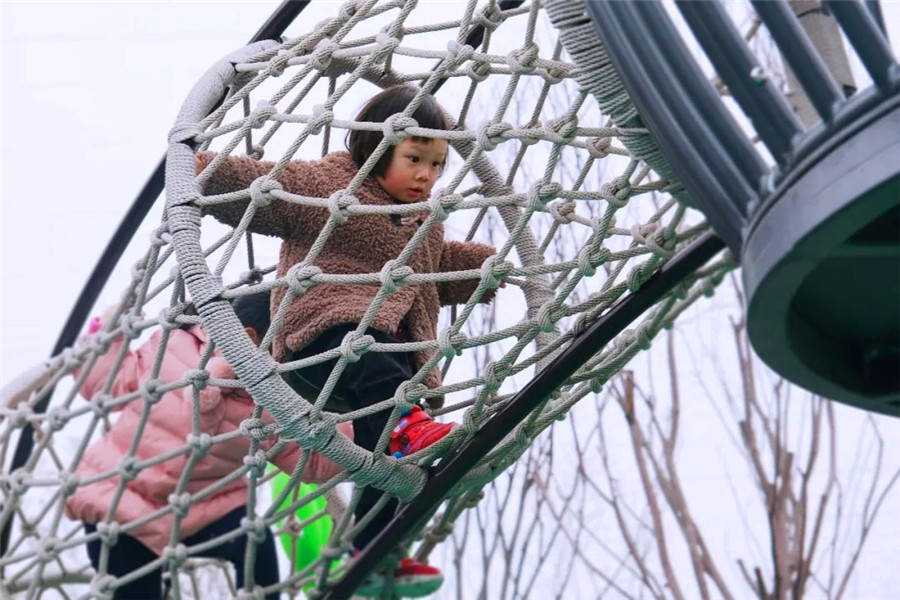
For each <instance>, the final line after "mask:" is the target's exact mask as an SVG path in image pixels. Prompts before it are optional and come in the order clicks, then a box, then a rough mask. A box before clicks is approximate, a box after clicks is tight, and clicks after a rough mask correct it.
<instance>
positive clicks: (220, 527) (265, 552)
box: [182, 506, 280, 600]
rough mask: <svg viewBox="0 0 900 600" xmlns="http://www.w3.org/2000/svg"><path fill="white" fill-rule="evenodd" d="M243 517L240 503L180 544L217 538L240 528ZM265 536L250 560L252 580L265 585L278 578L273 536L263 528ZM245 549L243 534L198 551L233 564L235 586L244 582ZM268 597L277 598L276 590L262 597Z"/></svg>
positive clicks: (203, 554)
mask: <svg viewBox="0 0 900 600" xmlns="http://www.w3.org/2000/svg"><path fill="white" fill-rule="evenodd" d="M246 516H247V507H246V506H241V507H238V508H236V509H234V510H233V511H231V512H230V513H228V514H227V515H225V516H224V517H222V518H221V519H219V520H218V521H216V522H214V523H211V524H209V525H207V526H206V527H204V528H203V529H201V530H200V531H198V532H197V533H195V534H194V535H192V536H191V537H189V538H187V539H185V540H184V541H183V542H182V543H184V545H186V546H188V547H190V546H194V545H196V544H200V543H203V542H206V541H209V540H211V539H213V538H217V537H219V536H220V535H224V534H226V533H228V532H230V531H234V530H235V529H240V527H241V519H243V518H244V517H246ZM265 535H266V537H265V540H263V541H262V542H261V543H260V544H258V545H257V546H256V561H255V562H254V570H253V582H254V584H255V585H258V586H260V587H266V586H268V585H272V584H273V583H277V582H279V581H280V578H279V576H278V555H277V554H276V552H275V538H274V537H273V536H272V531H271V530H270V529H269V528H268V527H266V533H265ZM246 552H247V536H246V535H242V536H238V537H236V538H234V539H232V540H231V541H229V542H225V543H224V544H220V545H218V546H216V547H215V548H210V549H209V550H207V551H205V552H202V553H200V554H198V556H204V557H206V558H219V559H222V560H227V561H229V562H231V564H233V565H234V571H235V584H236V585H237V587H238V588H241V587H243V585H244V579H245V575H244V557H245V556H246ZM266 598H268V599H269V600H278V593H277V592H273V593H271V594H268V595H267V596H266Z"/></svg>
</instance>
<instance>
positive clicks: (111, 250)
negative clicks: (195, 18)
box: [0, 0, 309, 556]
mask: <svg viewBox="0 0 900 600" xmlns="http://www.w3.org/2000/svg"><path fill="white" fill-rule="evenodd" d="M308 4H309V0H284V2H282V3H281V4H280V5H279V6H278V8H277V9H275V12H273V13H272V15H271V16H270V17H269V18H268V19H267V20H266V22H265V23H264V24H263V26H262V27H260V28H259V30H258V31H257V32H256V33H255V34H254V35H253V37H252V38H251V39H250V42H249V43H251V44H252V43H254V42H260V41H262V40H270V39H279V38H280V37H281V34H282V33H284V30H285V29H287V27H288V25H290V24H291V23H293V22H294V19H296V18H297V15H299V14H300V13H301V12H302V11H303V9H304V8H306V6H307V5H308ZM165 172H166V156H165V154H164V155H163V157H162V159H160V161H159V164H157V165H156V168H155V169H154V170H153V173H151V175H150V178H149V179H148V180H147V183H145V184H144V187H143V189H142V190H141V191H140V193H139V194H138V196H137V198H135V200H134V203H132V205H131V208H129V209H128V212H127V213H125V217H124V218H123V219H122V222H121V223H119V227H118V228H117V229H116V232H115V233H114V234H113V236H112V238H111V239H110V240H109V243H108V244H107V245H106V249H105V250H104V251H103V254H102V255H100V259H99V260H98V261H97V264H96V265H95V266H94V270H93V271H92V272H91V275H90V277H88V280H87V282H86V283H85V284H84V287H83V288H82V290H81V294H79V296H78V299H77V300H76V301H75V305H74V306H73V307H72V311H71V312H70V313H69V318H68V319H66V323H65V325H63V328H62V331H60V333H59V337H58V338H57V339H56V344H55V345H54V346H53V351H52V352H51V353H50V356H56V355H57V354H59V353H60V352H62V351H63V350H64V349H65V348H68V347H70V346H71V345H72V344H74V343H75V340H76V338H77V337H78V332H79V331H81V328H82V327H84V323H85V321H87V318H88V314H89V313H90V311H91V309H92V308H93V307H94V303H96V302H97V297H98V296H99V295H100V292H101V290H103V286H105V285H106V282H107V281H109V277H110V275H111V274H112V272H113V269H115V267H116V265H117V264H118V262H119V259H120V258H122V254H123V253H124V252H125V248H126V247H127V246H128V243H129V242H130V241H131V239H132V238H133V237H134V233H135V232H136V231H137V229H138V227H140V225H141V223H142V222H143V221H144V218H145V217H146V216H147V213H149V212H150V209H151V208H153V205H154V204H155V203H156V199H157V198H159V195H160V194H161V193H162V191H163V187H164V186H165ZM52 396H53V392H52V390H51V392H50V393H48V394H47V396H46V397H45V398H44V399H42V400H41V401H40V402H39V403H37V404H36V405H35V406H34V412H36V413H41V412H44V411H45V410H47V405H48V403H49V402H50V398H51V397H52ZM33 447H34V429H33V428H32V426H31V425H30V424H29V425H26V426H25V427H24V428H23V429H22V435H21V436H20V437H19V441H18V443H17V444H16V450H15V452H14V453H13V460H12V464H11V465H10V469H9V472H10V473H11V472H13V471H15V470H16V469H18V468H20V467H22V465H24V464H25V463H26V462H27V461H28V456H29V455H30V454H31V449H32V448H33ZM11 526H12V518H10V520H9V521H7V522H6V523H4V524H3V531H2V532H0V556H3V555H5V554H6V551H7V549H8V548H9V536H10V529H11Z"/></svg>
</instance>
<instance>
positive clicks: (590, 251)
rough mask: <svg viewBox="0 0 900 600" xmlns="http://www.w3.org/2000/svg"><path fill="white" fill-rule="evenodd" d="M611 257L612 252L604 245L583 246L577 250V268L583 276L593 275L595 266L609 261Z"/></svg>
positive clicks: (595, 269)
mask: <svg viewBox="0 0 900 600" xmlns="http://www.w3.org/2000/svg"><path fill="white" fill-rule="evenodd" d="M611 257H612V252H611V251H610V249H609V248H606V247H605V246H600V247H599V248H596V247H593V246H585V247H584V248H582V249H581V250H579V252H578V270H579V271H580V272H581V274H582V275H584V276H585V277H593V276H594V274H595V273H596V272H597V267H598V266H599V265H602V264H603V263H605V262H607V261H609V259H610V258H611Z"/></svg>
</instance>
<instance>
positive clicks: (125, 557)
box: [84, 506, 280, 600]
mask: <svg viewBox="0 0 900 600" xmlns="http://www.w3.org/2000/svg"><path fill="white" fill-rule="evenodd" d="M246 516H247V507H245V506H241V507H239V508H236V509H234V510H233V511H231V512H230V513H228V514H227V515H225V516H224V517H222V518H221V519H219V520H218V521H216V522H215V523H213V524H211V525H207V526H206V527H204V528H203V529H201V530H200V531H198V532H197V533H195V534H194V535H192V536H191V537H189V538H186V539H184V540H182V543H183V544H184V545H185V546H188V547H190V546H194V545H197V544H200V543H202V542H206V541H208V540H211V539H212V538H215V537H218V536H220V535H222V534H224V533H228V532H229V531H232V530H234V529H238V528H240V526H241V519H243V518H244V517H246ZM84 529H85V531H87V532H88V533H89V534H90V533H94V532H95V531H97V527H96V526H95V525H93V524H90V523H85V525H84ZM101 547H102V542H101V541H100V540H94V541H92V542H88V556H89V557H90V559H91V564H92V565H94V569H97V568H98V566H99V564H100V549H101ZM246 549H247V536H239V537H237V538H234V539H233V540H231V541H229V542H225V543H224V544H221V545H219V546H216V547H215V548H211V549H209V550H207V551H205V552H201V553H200V554H196V555H194V556H202V557H204V558H219V559H223V560H227V561H229V562H231V563H232V564H233V565H234V570H235V573H236V575H237V577H236V579H237V581H236V584H237V587H238V588H239V589H240V588H241V586H243V585H244V552H245V551H246ZM157 558H159V556H158V555H157V554H156V553H155V552H153V551H152V550H150V548H148V547H147V546H145V545H144V544H142V543H141V542H139V541H138V540H137V539H136V538H133V537H131V536H130V535H125V534H120V535H119V540H118V541H117V542H116V545H115V546H113V547H112V548H110V552H109V563H108V565H107V572H108V573H109V574H110V575H115V576H116V577H122V576H124V575H127V574H128V573H131V572H132V571H135V570H137V569H139V568H141V567H143V566H144V565H146V564H147V563H149V562H151V561H154V560H156V559H157ZM254 567H255V568H254V577H253V581H254V582H255V584H256V585H259V586H261V587H265V586H268V585H272V584H273V583H277V582H279V581H280V578H279V576H278V556H277V555H276V554H275V538H274V537H272V532H271V530H269V528H268V527H267V528H266V539H265V540H264V541H263V542H262V543H261V544H259V545H258V546H257V547H256V564H255V565H254ZM266 597H267V598H268V599H269V600H277V599H278V593H272V594H269V595H267V596H266ZM114 598H115V599H116V600H157V599H159V600H162V598H163V587H162V569H156V570H154V571H151V572H150V573H147V574H146V575H144V576H143V577H140V578H138V579H135V580H134V581H132V582H131V583H129V584H126V585H124V586H122V587H120V588H118V589H116V591H115V596H114Z"/></svg>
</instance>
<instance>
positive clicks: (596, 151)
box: [587, 138, 612, 158]
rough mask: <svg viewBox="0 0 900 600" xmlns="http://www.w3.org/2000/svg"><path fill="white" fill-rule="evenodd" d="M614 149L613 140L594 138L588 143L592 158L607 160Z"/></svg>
mask: <svg viewBox="0 0 900 600" xmlns="http://www.w3.org/2000/svg"><path fill="white" fill-rule="evenodd" d="M611 147H612V139H611V138H594V139H592V140H591V141H589V142H588V143H587V150H588V154H589V155H590V156H591V158H606V157H607V156H609V150H610V148H611Z"/></svg>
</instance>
